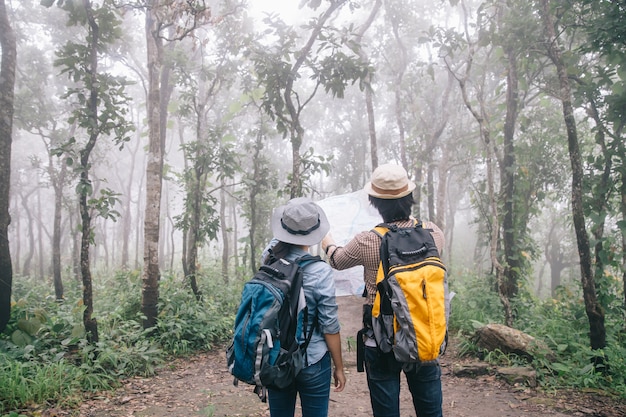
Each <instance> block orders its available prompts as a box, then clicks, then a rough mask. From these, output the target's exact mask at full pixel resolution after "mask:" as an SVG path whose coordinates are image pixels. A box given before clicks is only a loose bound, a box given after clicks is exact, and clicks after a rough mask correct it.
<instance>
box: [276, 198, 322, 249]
mask: <svg viewBox="0 0 626 417" xmlns="http://www.w3.org/2000/svg"><path fill="white" fill-rule="evenodd" d="M328 230H330V224H329V223H328V219H327V218H326V214H325V213H324V210H322V208H321V207H320V206H318V205H317V204H315V203H314V202H313V201H312V200H310V199H309V198H306V197H298V198H294V199H291V200H289V201H288V202H287V204H285V205H284V206H280V207H277V208H276V209H274V213H273V214H272V233H274V237H275V238H276V239H278V240H280V241H281V242H285V243H292V244H294V245H303V246H312V245H316V244H318V243H319V242H320V241H321V240H322V238H323V237H324V236H326V234H327V233H328Z"/></svg>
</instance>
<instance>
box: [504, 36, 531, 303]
mask: <svg viewBox="0 0 626 417" xmlns="http://www.w3.org/2000/svg"><path fill="white" fill-rule="evenodd" d="M506 56H507V60H508V71H507V75H506V81H507V82H506V117H505V120H504V157H503V161H502V162H503V163H502V167H501V169H500V177H501V178H502V186H501V188H502V193H503V200H504V201H503V207H504V213H503V218H502V235H503V237H502V240H503V245H504V277H503V289H502V291H503V292H504V294H505V296H506V297H507V298H508V299H512V298H514V297H515V296H516V295H517V292H518V291H517V290H518V280H519V271H520V256H521V255H520V248H519V247H518V238H517V236H518V234H519V231H521V230H525V228H526V225H521V224H519V225H516V222H515V217H516V214H515V210H516V204H515V171H516V167H515V164H516V162H515V159H516V158H515V145H514V142H513V141H514V137H515V123H516V121H517V115H518V107H519V106H518V101H519V82H518V76H517V59H516V57H515V53H514V52H513V51H512V50H511V49H510V48H509V49H508V50H507V51H506ZM518 228H519V231H518Z"/></svg>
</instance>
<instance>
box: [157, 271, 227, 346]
mask: <svg viewBox="0 0 626 417" xmlns="http://www.w3.org/2000/svg"><path fill="white" fill-rule="evenodd" d="M212 276H213V277H215V276H219V274H216V273H211V274H208V273H199V274H198V276H197V277H198V280H199V283H200V284H199V286H200V290H201V293H202V294H203V297H202V300H201V301H197V300H196V298H195V296H194V295H193V293H192V292H191V291H190V290H189V289H188V288H183V287H182V286H181V285H180V282H177V281H174V279H173V277H169V278H166V279H164V280H162V281H161V286H160V289H161V297H160V301H159V312H160V313H159V321H158V323H157V326H156V329H155V330H154V332H152V333H151V338H153V339H154V340H155V341H156V342H157V343H158V344H159V345H160V346H162V348H163V349H164V350H165V351H166V352H168V353H171V354H175V355H178V354H188V353H190V352H192V351H195V350H205V349H211V348H212V347H213V345H214V344H215V343H218V342H220V341H223V340H225V339H226V338H227V337H228V336H230V334H231V331H232V325H233V321H234V314H235V313H234V312H235V308H236V305H237V303H238V301H239V300H238V295H239V291H238V290H234V289H233V288H232V287H231V288H230V289H228V288H226V289H225V288H224V287H225V286H224V285H223V283H222V282H215V281H211V280H210V279H211V277H212Z"/></svg>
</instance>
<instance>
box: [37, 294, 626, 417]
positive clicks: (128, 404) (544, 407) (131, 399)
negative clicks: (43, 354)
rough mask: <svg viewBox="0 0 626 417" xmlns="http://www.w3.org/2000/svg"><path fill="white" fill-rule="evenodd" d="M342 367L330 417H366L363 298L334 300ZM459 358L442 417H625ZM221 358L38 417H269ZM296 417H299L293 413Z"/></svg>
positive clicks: (447, 369)
mask: <svg viewBox="0 0 626 417" xmlns="http://www.w3.org/2000/svg"><path fill="white" fill-rule="evenodd" d="M338 302H339V312H340V320H341V324H342V339H343V349H344V360H345V366H346V373H347V378H348V382H347V385H346V389H345V390H344V392H341V393H335V392H332V391H331V403H330V413H329V415H330V416H331V417H348V416H349V417H366V416H371V409H370V405H369V396H368V391H367V383H366V380H365V374H364V373H359V372H357V371H356V353H355V352H354V335H355V334H356V331H357V330H358V327H359V323H360V315H361V303H362V299H361V298H360V297H339V298H338ZM459 360H460V359H459V358H457V357H455V355H454V352H452V354H450V353H447V354H446V355H445V356H444V357H443V359H442V366H443V378H442V381H443V391H444V407H443V408H444V415H445V416H446V417H543V416H554V417H563V416H582V417H585V416H597V417H626V404H624V403H619V402H615V401H612V402H609V400H608V399H606V398H604V397H600V396H593V395H582V394H580V393H576V394H568V395H566V394H564V393H559V395H556V396H548V395H546V394H539V393H537V392H534V391H532V390H529V389H527V388H525V387H512V386H510V385H507V384H505V383H504V382H501V381H499V380H497V379H496V378H495V377H494V376H490V375H487V376H483V377H479V378H476V379H474V378H457V377H455V376H453V375H452V372H451V369H452V364H453V363H455V362H457V361H459ZM225 363H226V359H225V355H224V352H223V351H222V350H221V351H219V352H211V353H206V354H201V355H196V356H194V357H193V358H187V359H185V360H182V359H181V360H177V361H175V362H174V363H172V364H169V366H168V367H167V368H165V369H163V370H162V371H160V372H159V374H158V375H157V376H155V377H153V378H134V379H130V380H128V381H125V384H124V386H123V388H121V389H119V390H118V391H116V392H114V393H108V394H104V395H103V396H101V397H97V398H93V399H91V400H89V401H86V402H85V403H83V404H82V405H81V407H80V408H79V410H73V411H68V410H47V411H46V412H44V413H43V414H42V415H43V416H46V415H47V416H69V415H73V416H81V417H122V416H137V417H139V416H144V417H166V416H167V417H190V416H213V417H227V416H228V417H232V416H247V417H261V416H269V411H268V408H267V404H264V403H262V402H260V401H259V399H258V397H257V396H256V395H255V394H254V393H253V392H252V388H251V386H249V385H246V384H240V385H239V386H238V387H235V386H233V384H232V381H233V379H232V376H230V374H229V373H228V371H227V370H226V366H225ZM401 397H402V401H401V414H402V417H415V412H414V410H413V408H412V405H411V399H410V394H409V392H408V389H407V387H406V385H404V386H403V387H402V390H401ZM296 416H301V413H300V412H299V411H297V413H296Z"/></svg>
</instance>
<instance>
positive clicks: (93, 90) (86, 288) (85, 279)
mask: <svg viewBox="0 0 626 417" xmlns="http://www.w3.org/2000/svg"><path fill="white" fill-rule="evenodd" d="M83 5H84V7H85V11H86V13H87V18H88V21H89V32H90V33H89V34H90V40H89V45H88V46H89V62H88V63H87V66H88V67H87V71H86V79H85V84H86V87H87V89H88V90H89V99H88V100H87V107H88V108H87V114H88V117H89V126H90V127H89V128H88V132H89V139H88V140H87V143H86V144H85V147H84V148H83V149H82V150H81V151H80V167H81V171H80V184H81V185H82V187H80V191H79V203H80V219H81V240H80V273H81V278H82V283H83V304H84V306H85V310H84V311H83V324H84V326H85V333H86V334H87V340H88V341H89V342H91V343H97V342H98V339H99V338H98V323H97V321H96V319H95V318H93V317H92V315H93V288H92V279H91V264H90V259H89V246H90V244H91V234H92V227H91V213H90V208H89V204H88V203H87V197H88V194H91V189H92V187H91V185H92V184H91V180H90V179H89V156H90V155H91V152H92V151H93V149H94V147H95V146H96V141H97V140H98V130H99V121H98V84H97V80H96V78H97V74H98V43H99V39H100V28H99V27H98V24H97V23H96V20H95V18H94V16H93V12H92V10H91V2H90V1H89V0H83ZM88 190H89V191H88Z"/></svg>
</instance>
